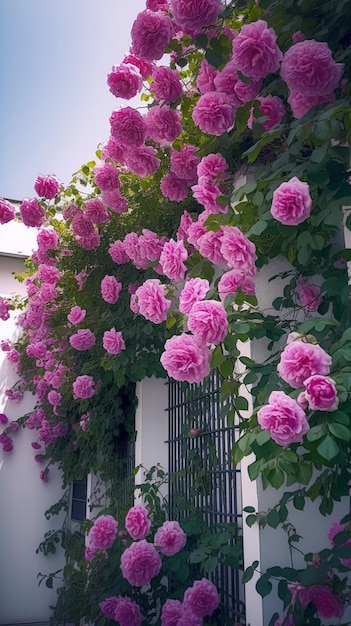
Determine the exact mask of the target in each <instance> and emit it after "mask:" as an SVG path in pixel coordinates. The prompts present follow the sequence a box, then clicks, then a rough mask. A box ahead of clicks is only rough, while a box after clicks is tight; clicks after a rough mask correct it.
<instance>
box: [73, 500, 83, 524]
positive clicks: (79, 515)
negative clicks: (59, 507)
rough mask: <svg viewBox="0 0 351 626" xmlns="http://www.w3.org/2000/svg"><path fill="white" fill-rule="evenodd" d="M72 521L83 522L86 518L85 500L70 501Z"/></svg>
mask: <svg viewBox="0 0 351 626" xmlns="http://www.w3.org/2000/svg"><path fill="white" fill-rule="evenodd" d="M71 517H72V519H75V520H78V521H79V522H81V521H83V520H84V519H85V518H86V501H85V500H72V510H71Z"/></svg>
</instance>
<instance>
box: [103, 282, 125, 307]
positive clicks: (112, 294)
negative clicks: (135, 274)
mask: <svg viewBox="0 0 351 626" xmlns="http://www.w3.org/2000/svg"><path fill="white" fill-rule="evenodd" d="M121 289H122V283H120V282H118V280H117V279H116V278H115V277H114V276H107V275H106V276H105V277H104V278H103V279H102V281H101V295H102V298H103V300H105V302H108V303H109V304H116V302H117V300H118V298H119V295H120V293H121Z"/></svg>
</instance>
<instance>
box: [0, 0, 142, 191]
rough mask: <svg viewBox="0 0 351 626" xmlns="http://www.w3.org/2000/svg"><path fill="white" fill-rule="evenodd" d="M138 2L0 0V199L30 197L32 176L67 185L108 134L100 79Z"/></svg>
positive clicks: (108, 107)
mask: <svg viewBox="0 0 351 626" xmlns="http://www.w3.org/2000/svg"><path fill="white" fill-rule="evenodd" d="M144 8H145V0H125V1H123V0H0V94H1V95H0V146H1V149H0V196H1V197H7V198H13V199H18V200H21V199H22V198H24V197H33V196H34V195H35V193H34V190H33V184H34V180H35V178H36V177H37V175H38V174H56V175H57V176H58V178H59V179H60V180H61V181H62V182H63V183H67V182H69V180H70V177H71V175H72V174H73V173H74V172H75V171H76V170H77V169H79V167H80V166H81V165H82V164H83V163H85V162H86V161H89V160H91V159H93V158H94V156H95V150H96V149H97V147H98V144H99V143H100V142H103V141H105V140H106V139H107V138H108V136H109V121H108V120H109V116H110V114H111V112H112V110H113V109H114V108H118V107H119V106H128V105H129V104H130V102H126V101H123V100H117V99H116V98H115V97H114V96H113V95H112V94H111V93H110V92H109V90H108V87H107V84H106V77H107V74H108V72H109V71H110V69H111V67H112V65H118V64H119V63H120V62H121V61H122V58H123V56H124V54H125V53H126V52H128V50H129V47H130V41H131V39H130V29H131V26H132V24H133V21H134V19H135V17H136V15H137V14H138V13H139V12H140V11H142V10H143V9H144Z"/></svg>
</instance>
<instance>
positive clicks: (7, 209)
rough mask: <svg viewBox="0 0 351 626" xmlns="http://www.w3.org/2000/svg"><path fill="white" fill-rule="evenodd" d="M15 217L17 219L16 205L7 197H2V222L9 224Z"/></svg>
mask: <svg viewBox="0 0 351 626" xmlns="http://www.w3.org/2000/svg"><path fill="white" fill-rule="evenodd" d="M13 219H15V207H14V206H13V205H12V204H11V203H10V202H8V200H5V198H0V224H7V222H11V220H13Z"/></svg>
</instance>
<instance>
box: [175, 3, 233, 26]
mask: <svg viewBox="0 0 351 626" xmlns="http://www.w3.org/2000/svg"><path fill="white" fill-rule="evenodd" d="M170 5H171V11H172V14H173V18H174V21H175V22H176V24H178V26H180V27H181V29H182V30H183V31H184V32H186V33H187V32H190V33H192V32H193V31H194V30H196V29H198V28H199V29H203V28H206V27H207V26H212V24H214V23H215V21H216V19H217V17H218V15H220V13H222V12H223V10H224V7H223V5H222V3H221V2H220V0H192V1H191V2H189V0H170Z"/></svg>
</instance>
